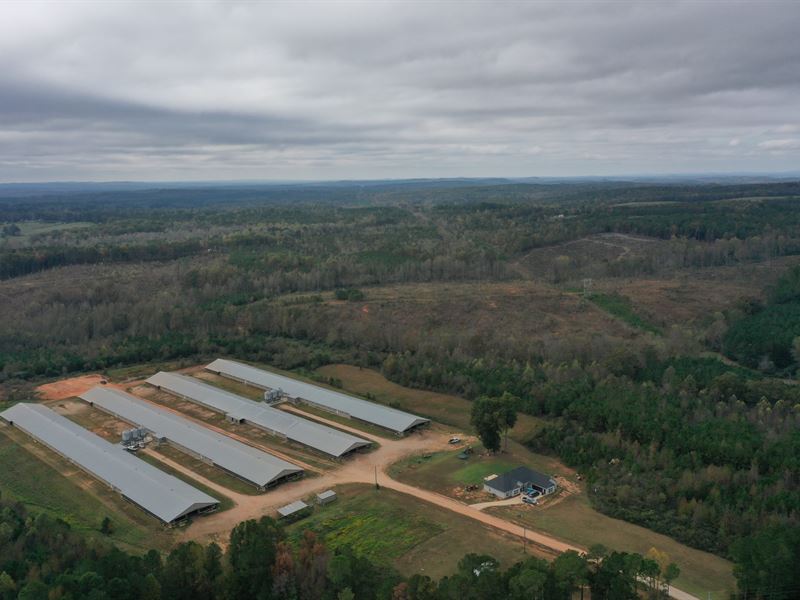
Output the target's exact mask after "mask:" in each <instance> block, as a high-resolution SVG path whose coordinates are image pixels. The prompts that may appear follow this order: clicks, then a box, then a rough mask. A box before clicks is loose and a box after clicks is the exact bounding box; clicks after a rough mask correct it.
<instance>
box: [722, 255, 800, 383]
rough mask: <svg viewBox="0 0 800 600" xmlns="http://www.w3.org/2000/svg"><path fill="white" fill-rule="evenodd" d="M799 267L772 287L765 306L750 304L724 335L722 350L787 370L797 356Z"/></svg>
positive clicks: (757, 365) (764, 366)
mask: <svg viewBox="0 0 800 600" xmlns="http://www.w3.org/2000/svg"><path fill="white" fill-rule="evenodd" d="M798 336H800V267H794V268H792V269H790V270H789V271H788V272H787V273H786V274H785V275H784V276H783V277H782V278H781V279H780V280H779V281H778V283H777V284H776V286H775V288H774V289H773V290H771V292H770V294H769V297H768V299H767V303H766V305H761V304H759V303H753V304H751V305H749V306H748V307H747V309H746V314H745V315H744V316H743V318H741V319H739V320H738V321H736V322H735V323H733V324H732V326H731V327H730V328H729V329H728V331H727V332H726V333H725V337H724V338H723V348H724V350H725V353H726V354H728V355H729V356H731V357H732V358H735V359H736V360H738V361H740V362H741V363H742V364H745V365H748V366H750V367H753V368H758V369H761V370H763V371H767V372H772V371H775V370H778V371H783V372H786V371H787V370H790V369H791V368H796V366H797V363H798V359H800V341H798V342H796V341H795V340H798Z"/></svg>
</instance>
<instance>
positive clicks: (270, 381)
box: [206, 358, 429, 435]
mask: <svg viewBox="0 0 800 600" xmlns="http://www.w3.org/2000/svg"><path fill="white" fill-rule="evenodd" d="M206 370H207V371H210V372H212V373H216V374H218V375H222V376H223V377H227V378H229V379H233V380H236V381H241V382H242V383H246V384H248V385H252V386H254V387H257V388H260V389H263V390H280V392H281V393H283V394H284V395H286V396H288V397H290V398H294V399H296V400H300V401H302V402H305V403H307V404H310V405H311V406H316V407H319V408H321V409H323V410H326V411H328V412H332V413H335V414H339V415H342V416H346V417H350V418H354V419H358V420H359V421H364V422H366V423H372V424H373V425H378V426H380V427H383V428H384V429H389V430H390V431H393V432H395V433H396V434H398V435H403V434H405V433H407V432H409V431H411V430H412V429H415V428H417V427H420V426H423V425H426V424H427V423H429V420H428V419H425V418H423V417H418V416H417V415H413V414H411V413H407V412H404V411H402V410H397V409H395V408H390V407H388V406H383V405H382V404H376V403H375V402H369V401H367V400H362V399H361V398H356V397H355V396H350V395H349V394H343V393H342V392H336V391H333V390H329V389H327V388H323V387H320V386H318V385H314V384H311V383H305V382H304V381H298V380H297V379H292V378H290V377H285V376H283V375H278V374H277V373H271V372H269V371H264V370H263V369H258V368H256V367H251V366H250V365H246V364H243V363H239V362H236V361H233V360H226V359H224V358H218V359H217V360H215V361H214V362H212V363H211V364H210V365H208V366H207V367H206Z"/></svg>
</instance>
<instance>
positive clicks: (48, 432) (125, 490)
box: [0, 404, 219, 523]
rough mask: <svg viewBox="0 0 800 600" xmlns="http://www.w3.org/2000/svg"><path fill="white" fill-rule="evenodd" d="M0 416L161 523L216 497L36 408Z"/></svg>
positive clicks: (18, 406)
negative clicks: (104, 483)
mask: <svg viewBox="0 0 800 600" xmlns="http://www.w3.org/2000/svg"><path fill="white" fill-rule="evenodd" d="M0 416H2V417H3V419H5V420H6V421H8V422H9V423H12V424H13V425H15V426H16V427H19V428H20V429H21V430H23V431H25V432H26V433H28V435H30V436H31V437H34V438H36V439H37V440H39V441H40V442H42V443H43V444H44V445H46V446H48V447H49V448H51V449H52V450H54V451H56V452H58V453H59V454H62V455H63V456H65V457H67V458H68V459H69V460H70V461H72V462H74V463H76V464H77V465H79V466H80V467H82V468H83V469H85V470H86V471H88V472H89V473H91V474H92V475H94V476H95V477H97V478H98V479H100V480H102V481H104V482H106V483H107V484H108V485H110V486H111V487H113V488H114V489H115V490H117V491H119V492H120V493H121V494H122V495H123V496H125V497H126V498H128V499H129V500H131V501H132V502H135V503H136V504H138V505H139V506H141V507H142V508H144V509H145V510H146V511H147V512H149V513H151V514H153V515H155V516H156V517H158V518H159V519H161V520H162V521H164V522H165V523H171V522H172V521H174V520H176V519H179V518H180V517H183V516H184V515H188V514H190V513H192V512H194V511H196V510H200V509H203V508H207V507H211V506H214V505H216V504H219V501H218V500H217V499H215V498H212V497H211V496H209V495H208V494H205V493H203V492H201V491H200V490H198V489H196V488H194V487H192V486H191V485H189V484H188V483H184V482H183V481H181V480H180V479H178V478H176V477H173V476H172V475H168V474H167V473H164V472H163V471H160V470H159V469H157V468H156V467H154V466H152V465H150V464H148V463H146V462H144V461H143V460H141V459H139V458H136V457H135V456H133V455H131V454H129V453H128V452H127V451H125V450H123V449H122V447H120V446H117V445H115V444H111V443H109V442H107V441H105V440H104V439H103V438H101V437H99V436H96V435H95V434H93V433H92V432H90V431H87V430H86V429H84V428H83V427H81V426H79V425H77V424H75V423H73V422H72V421H70V420H69V419H67V418H66V417H62V416H61V415H59V414H58V413H55V412H53V411H52V410H50V409H49V408H46V407H44V406H42V405H40V404H16V405H14V406H12V407H11V408H9V409H8V410H6V411H5V412H3V413H0Z"/></svg>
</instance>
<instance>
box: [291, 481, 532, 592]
mask: <svg viewBox="0 0 800 600" xmlns="http://www.w3.org/2000/svg"><path fill="white" fill-rule="evenodd" d="M336 492H337V494H338V495H339V498H338V499H337V500H336V501H335V502H334V503H332V504H329V505H326V506H322V507H316V508H315V510H314V513H313V515H312V516H310V517H308V518H306V519H302V520H300V521H298V522H296V523H293V524H291V525H289V526H288V527H287V533H288V536H289V538H290V539H294V540H297V539H299V537H300V536H301V535H302V531H303V530H305V529H307V528H310V529H312V530H313V531H315V532H317V533H318V534H319V535H321V536H322V538H323V539H324V540H325V542H326V544H327V545H328V546H329V547H330V548H331V549H335V548H337V547H341V546H344V545H349V546H352V547H353V548H354V549H355V551H356V552H358V553H361V554H363V555H365V556H368V557H369V558H371V559H372V560H375V561H377V562H383V563H388V564H391V565H393V566H394V567H395V568H397V569H398V570H399V571H400V572H401V573H404V574H406V575H411V574H414V573H422V574H424V575H428V576H430V577H433V578H439V577H442V576H444V575H448V574H450V573H452V572H453V571H454V570H455V568H456V565H457V564H458V561H459V560H461V558H462V557H463V556H464V555H465V554H468V553H470V552H477V553H485V554H490V555H492V556H494V557H495V558H497V559H498V560H500V561H501V563H502V564H503V566H505V567H507V566H509V565H510V564H513V563H514V562H516V561H518V560H522V559H523V558H524V556H525V555H524V554H523V552H522V545H521V544H520V542H519V541H518V540H516V539H515V538H513V537H511V536H508V535H505V534H500V533H497V532H495V531H494V530H491V529H489V528H487V527H485V526H483V525H481V524H480V523H478V522H476V521H473V520H471V519H469V518H466V517H463V516H460V515H456V514H454V513H452V512H450V511H448V510H446V509H442V508H439V507H437V506H434V505H432V504H429V503H427V502H424V501H421V500H417V499H415V498H412V497H410V496H406V495H404V494H400V493H398V492H395V491H392V490H388V489H381V490H375V488H374V487H372V486H370V485H363V484H348V485H343V486H339V487H337V488H336Z"/></svg>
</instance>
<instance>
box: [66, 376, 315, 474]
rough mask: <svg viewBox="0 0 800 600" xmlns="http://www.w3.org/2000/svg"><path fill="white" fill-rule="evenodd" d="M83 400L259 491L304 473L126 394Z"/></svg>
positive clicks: (103, 392)
mask: <svg viewBox="0 0 800 600" xmlns="http://www.w3.org/2000/svg"><path fill="white" fill-rule="evenodd" d="M80 397H81V398H82V399H84V400H86V402H89V403H90V404H93V405H95V406H97V407H98V408H102V409H103V410H105V411H106V412H109V413H111V414H113V415H115V416H117V417H119V418H120V419H122V420H124V421H128V422H129V423H132V424H134V425H137V426H139V427H144V428H145V429H147V430H148V431H150V432H151V433H152V434H153V435H155V436H156V437H158V438H166V439H168V440H170V441H171V442H174V443H175V444H177V445H178V446H182V447H184V448H186V449H187V450H189V451H190V452H193V453H195V454H198V455H200V456H202V457H204V458H207V459H208V460H210V461H211V462H213V463H214V464H215V465H216V466H218V467H221V468H223V469H225V470H226V471H230V472H231V473H234V474H235V475H238V476H239V477H242V478H243V479H246V480H248V481H251V482H252V483H254V484H256V485H257V486H259V487H266V486H268V485H270V484H271V483H274V482H276V481H278V480H280V479H282V478H283V477H287V476H289V475H295V474H297V473H302V472H303V469H301V468H300V467H298V466H296V465H293V464H292V463H290V462H287V461H285V460H283V459H280V458H277V457H275V456H272V455H271V454H267V453H266V452H262V451H261V450H258V449H256V448H252V447H251V446H248V445H247V444H243V443H241V442H239V441H237V440H234V439H231V438H229V437H228V436H225V435H222V434H221V433H217V432H216V431H212V430H210V429H207V428H206V427H203V426H202V425H199V424H197V423H193V422H192V421H189V420H188V419H186V418H184V417H182V416H180V415H176V414H175V413H172V412H170V411H168V410H166V409H163V408H161V407H159V406H156V405H154V404H151V403H150V402H146V401H144V400H141V399H139V398H137V397H136V396H131V395H130V394H126V393H125V392H121V391H119V390H115V389H109V388H105V387H99V386H98V387H95V388H92V389H91V390H89V391H88V392H84V393H83V394H81V396H80Z"/></svg>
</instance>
